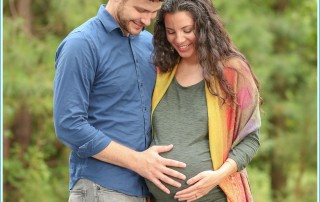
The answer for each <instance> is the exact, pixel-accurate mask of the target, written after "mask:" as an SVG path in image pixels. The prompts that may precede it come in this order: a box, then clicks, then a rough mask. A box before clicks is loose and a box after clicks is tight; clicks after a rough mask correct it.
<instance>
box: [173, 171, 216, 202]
mask: <svg viewBox="0 0 320 202" xmlns="http://www.w3.org/2000/svg"><path fill="white" fill-rule="evenodd" d="M220 176H221V175H219V172H218V171H203V172H201V173H199V174H198V175H196V176H194V177H193V178H191V179H189V180H188V181H187V184H188V185H190V186H189V187H188V188H186V189H184V190H181V191H179V192H177V193H176V195H175V196H174V197H175V199H178V200H179V201H187V202H191V201H195V200H197V199H199V198H201V197H203V196H204V195H206V194H207V193H209V191H211V190H212V189H213V188H214V187H215V186H217V185H218V184H219V182H220V181H221V177H220Z"/></svg>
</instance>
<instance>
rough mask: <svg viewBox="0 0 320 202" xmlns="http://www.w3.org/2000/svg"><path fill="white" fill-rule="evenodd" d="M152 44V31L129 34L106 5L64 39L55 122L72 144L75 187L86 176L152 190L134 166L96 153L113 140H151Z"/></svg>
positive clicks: (137, 146) (112, 185)
mask: <svg viewBox="0 0 320 202" xmlns="http://www.w3.org/2000/svg"><path fill="white" fill-rule="evenodd" d="M152 50H153V47H152V35H151V34H150V33H149V32H147V31H146V30H143V31H142V32H141V33H140V34H139V35H137V36H131V35H130V36H124V35H123V33H122V31H121V29H120V27H119V25H118V23H117V22H116V21H115V20H114V18H113V17H112V16H111V15H110V14H109V13H108V12H107V11H106V10H105V5H102V6H101V7H100V9H99V11H98V14H97V16H95V17H93V18H92V19H90V20H88V21H87V22H85V23H84V24H82V25H81V26H79V27H78V28H76V29H75V30H73V31H72V32H71V33H70V34H69V35H68V36H67V37H66V38H65V39H64V40H63V41H62V43H61V44H60V45H59V47H58V49H57V52H56V58H55V68H56V76H55V80H54V122H55V130H56V134H57V136H58V138H59V139H60V140H61V141H62V142H63V143H64V144H65V145H67V146H68V147H69V148H71V150H72V151H71V154H70V162H69V163H70V189H71V188H72V187H73V186H74V184H75V183H76V182H77V180H78V179H80V178H86V179H89V180H92V181H94V182H96V183H98V184H100V185H101V186H104V187H106V188H109V189H112V190H116V191H119V192H122V193H125V194H128V195H133V196H146V195H147V194H148V191H147V188H146V186H145V183H144V180H143V178H142V177H140V176H139V175H137V174H136V173H135V172H133V171H131V170H128V169H126V168H121V167H118V166H115V165H112V164H109V163H106V162H102V161H99V160H97V159H95V158H92V157H91V156H92V155H95V154H97V153H99V152H100V151H102V150H103V149H104V148H105V147H107V146H108V145H109V143H110V142H111V141H115V142H118V143H120V144H123V145H125V146H127V147H130V148H132V149H134V150H136V151H143V150H145V149H146V148H147V147H148V146H149V144H150V139H151V126H150V111H151V96H152V92H153V88H154V84H155V76H156V72H155V67H154V65H153V64H152V59H151V53H152Z"/></svg>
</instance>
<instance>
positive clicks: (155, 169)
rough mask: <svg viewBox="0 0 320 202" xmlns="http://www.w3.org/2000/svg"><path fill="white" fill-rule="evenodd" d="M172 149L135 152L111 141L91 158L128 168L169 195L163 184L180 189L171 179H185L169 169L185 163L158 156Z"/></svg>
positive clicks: (163, 148) (159, 147)
mask: <svg viewBox="0 0 320 202" xmlns="http://www.w3.org/2000/svg"><path fill="white" fill-rule="evenodd" d="M172 148H173V145H168V146H152V147H150V148H149V149H147V150H145V151H142V152H137V151H134V150H132V149H130V148H128V147H125V146H123V145H121V144H119V143H116V142H114V141H112V142H111V143H110V144H109V145H108V146H107V147H106V148H105V149H103V150H102V151H101V152H99V153H98V154H96V155H94V156H93V157H94V158H96V159H99V160H101V161H104V162H107V163H111V164H114V165H117V166H121V167H124V168H128V169H130V170H132V171H134V172H136V173H138V174H139V175H141V176H142V177H144V178H146V179H148V180H150V181H151V182H153V183H154V184H155V185H156V186H157V187H158V188H159V189H161V190H162V191H164V192H165V193H167V194H169V193H170V191H169V189H168V188H166V187H165V186H164V184H163V183H167V184H169V185H172V186H175V187H181V184H180V183H179V182H177V181H175V180H173V179H172V177H175V178H178V179H181V180H185V179H186V176H185V175H183V174H182V173H179V172H178V171H175V170H173V169H172V168H170V167H176V168H185V167H186V164H185V163H183V162H180V161H175V160H172V159H166V158H163V157H161V156H160V153H163V152H168V151H170V150H171V149H172Z"/></svg>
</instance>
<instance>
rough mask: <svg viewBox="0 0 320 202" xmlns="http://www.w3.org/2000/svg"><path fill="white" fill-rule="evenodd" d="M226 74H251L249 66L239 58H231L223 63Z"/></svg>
mask: <svg viewBox="0 0 320 202" xmlns="http://www.w3.org/2000/svg"><path fill="white" fill-rule="evenodd" d="M222 64H223V67H224V71H225V73H229V72H230V73H231V72H234V73H244V74H251V71H250V67H249V64H248V63H247V62H246V61H244V60H243V59H242V58H239V57H231V58H228V59H226V60H224V61H222Z"/></svg>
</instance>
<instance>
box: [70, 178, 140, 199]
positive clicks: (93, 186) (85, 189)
mask: <svg viewBox="0 0 320 202" xmlns="http://www.w3.org/2000/svg"><path fill="white" fill-rule="evenodd" d="M69 202H146V198H139V197H135V196H129V195H126V194H123V193H120V192H117V191H113V190H110V189H107V188H105V187H102V186H100V185H98V184H97V183H94V182H92V181H90V180H87V179H80V180H78V182H77V183H76V184H75V185H74V187H73V188H72V190H70V195H69Z"/></svg>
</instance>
